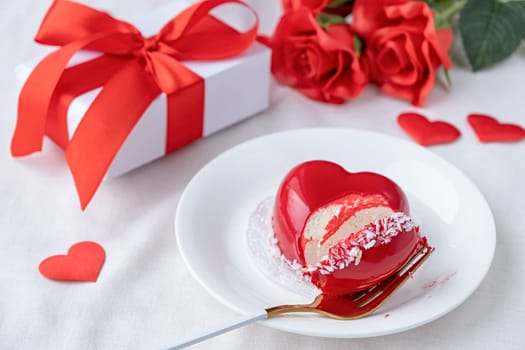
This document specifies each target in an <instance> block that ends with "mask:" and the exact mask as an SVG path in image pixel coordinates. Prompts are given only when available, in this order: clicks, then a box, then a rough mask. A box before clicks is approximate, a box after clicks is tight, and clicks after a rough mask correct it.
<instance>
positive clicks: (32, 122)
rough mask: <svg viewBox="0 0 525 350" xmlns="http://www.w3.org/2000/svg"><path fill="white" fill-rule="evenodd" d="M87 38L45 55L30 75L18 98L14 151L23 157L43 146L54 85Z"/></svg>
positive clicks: (12, 143)
mask: <svg viewBox="0 0 525 350" xmlns="http://www.w3.org/2000/svg"><path fill="white" fill-rule="evenodd" d="M85 44H86V41H80V42H76V43H73V44H70V45H66V46H64V47H63V48H62V49H60V50H58V51H55V52H53V53H51V54H49V55H48V56H46V57H45V58H44V59H43V60H42V61H40V63H39V64H38V65H37V66H36V67H35V69H33V72H32V73H31V74H30V75H29V78H27V80H26V82H25V84H24V86H23V87H22V90H21V92H20V97H19V99H18V119H17V123H16V128H15V132H14V135H13V139H12V141H11V154H12V155H13V156H23V155H27V154H31V153H33V152H37V151H40V150H41V149H42V143H43V139H44V133H45V129H46V120H47V112H48V110H49V105H50V103H51V99H52V97H53V93H54V91H55V88H56V86H57V84H58V81H59V80H60V77H61V75H62V73H63V72H64V69H65V67H66V65H67V63H68V61H69V59H70V58H71V57H72V56H73V55H74V54H75V52H77V51H78V50H79V49H81V48H82V47H83V46H84V45H85Z"/></svg>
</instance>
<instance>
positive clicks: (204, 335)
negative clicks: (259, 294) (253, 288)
mask: <svg viewBox="0 0 525 350" xmlns="http://www.w3.org/2000/svg"><path fill="white" fill-rule="evenodd" d="M266 318H268V313H267V312H266V310H260V311H257V312H254V313H251V314H248V315H244V316H241V317H239V318H237V319H235V320H233V321H231V322H229V323H226V324H223V325H220V326H215V327H213V328H210V329H208V330H207V331H204V332H199V333H197V334H194V335H192V336H190V337H187V338H186V339H183V340H182V341H180V342H179V343H178V344H176V345H175V346H173V347H170V348H169V349H167V350H178V349H183V348H185V347H187V346H190V345H193V344H196V343H200V342H201V341H204V340H206V339H210V338H213V337H215V336H218V335H221V334H223V333H226V332H229V331H232V330H234V329H237V328H240V327H243V326H246V325H248V324H250V323H253V322H257V321H261V320H264V319H266Z"/></svg>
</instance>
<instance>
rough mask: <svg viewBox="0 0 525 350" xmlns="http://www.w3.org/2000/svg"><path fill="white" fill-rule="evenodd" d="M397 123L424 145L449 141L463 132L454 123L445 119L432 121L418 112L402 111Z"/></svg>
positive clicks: (455, 138)
mask: <svg viewBox="0 0 525 350" xmlns="http://www.w3.org/2000/svg"><path fill="white" fill-rule="evenodd" d="M397 123H398V124H399V126H400V127H401V128H402V129H403V130H404V131H405V132H406V133H407V134H408V135H409V136H410V137H412V138H413V139H414V140H415V141H416V142H417V143H419V144H420V145H423V146H430V145H436V144H441V143H449V142H452V141H455V140H457V139H458V138H459V137H460V136H461V132H460V131H459V130H458V129H457V128H456V127H455V126H454V125H452V124H450V123H447V122H444V121H433V122H431V121H429V120H428V119H427V118H426V117H424V116H422V115H421V114H418V113H401V114H400V115H399V116H398V117H397Z"/></svg>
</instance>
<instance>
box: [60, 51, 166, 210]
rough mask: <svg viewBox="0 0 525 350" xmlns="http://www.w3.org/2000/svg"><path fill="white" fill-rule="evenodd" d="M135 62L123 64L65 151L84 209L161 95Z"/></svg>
mask: <svg viewBox="0 0 525 350" xmlns="http://www.w3.org/2000/svg"><path fill="white" fill-rule="evenodd" d="M160 93H161V92H160V90H159V88H158V87H157V86H156V84H155V82H154V81H153V79H152V78H151V77H150V76H149V75H148V74H146V73H145V72H144V70H143V69H142V67H141V66H140V64H139V63H137V62H136V61H130V62H129V63H128V64H126V65H125V66H123V67H122V69H121V70H120V71H119V72H118V73H116V74H115V75H114V76H113V77H112V78H111V79H110V80H109V81H108V82H107V83H106V84H105V85H104V87H103V88H102V91H101V92H100V93H99V95H98V96H97V97H96V98H95V100H94V101H93V103H92V104H91V106H90V107H89V109H88V111H87V112H86V114H85V115H84V117H83V118H82V121H81V122H80V124H79V125H78V127H77V129H76V131H75V133H74V135H73V137H72V138H71V142H70V143H69V145H68V147H67V150H66V160H67V162H68V165H69V168H70V169H71V173H72V174H73V178H74V181H75V186H76V188H77V192H78V195H79V198H80V204H81V207H82V210H84V209H85V208H86V206H87V205H88V203H89V202H90V200H91V198H92V197H93V195H94V194H95V192H96V191H97V189H98V187H99V185H100V183H101V182H102V180H103V178H104V176H105V174H106V172H107V170H108V168H109V166H110V165H111V162H112V161H113V159H114V158H115V156H116V154H117V153H118V151H119V149H120V147H121V146H122V144H123V143H124V141H125V140H126V138H127V136H128V135H129V134H130V132H131V131H132V129H133V128H134V127H135V125H136V123H137V122H138V120H139V119H140V117H141V116H142V114H143V113H144V112H145V111H146V109H147V108H148V106H149V105H150V104H151V102H153V100H155V98H156V97H157V96H159V94H160Z"/></svg>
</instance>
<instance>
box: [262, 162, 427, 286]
mask: <svg viewBox="0 0 525 350" xmlns="http://www.w3.org/2000/svg"><path fill="white" fill-rule="evenodd" d="M272 226H273V230H274V233H275V238H276V239H277V244H278V247H279V248H280V249H281V252H282V254H283V255H284V257H285V258H286V259H287V260H288V261H290V262H291V263H292V264H294V265H297V264H299V265H300V266H302V271H303V272H304V273H305V274H307V275H308V276H310V278H311V281H312V282H313V283H314V284H315V285H317V287H319V288H320V289H321V290H322V292H323V293H324V294H327V295H342V294H350V293H354V292H357V291H360V290H363V289H366V288H370V287H372V286H374V285H376V284H377V283H379V282H380V281H382V280H384V279H385V278H387V277H389V276H391V275H392V274H394V273H395V272H396V271H398V270H399V269H400V268H401V267H403V265H405V264H406V263H407V262H408V260H409V259H410V258H411V257H412V256H413V255H414V254H415V252H416V251H417V250H418V249H419V248H420V247H421V246H422V245H424V246H427V247H428V245H427V242H426V238H425V237H422V236H421V235H420V233H419V227H418V226H417V225H416V224H415V223H414V222H413V220H412V219H411V218H410V216H409V206H408V201H407V198H406V196H405V194H404V193H403V191H402V190H401V188H400V187H399V186H398V185H397V184H395V183H394V182H393V181H392V180H390V179H388V178H387V177H385V176H382V175H380V174H376V173H372V172H359V173H350V172H347V171H346V170H345V169H344V168H343V167H341V166H339V165H338V164H336V163H332V162H328V161H322V160H314V161H309V162H305V163H302V164H300V165H298V166H296V167H295V168H293V169H292V170H291V171H290V172H289V173H288V174H287V175H286V176H285V178H284V180H283V181H282V183H281V185H280V187H279V189H278V192H277V196H276V200H275V204H274V208H273V220H272Z"/></svg>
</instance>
